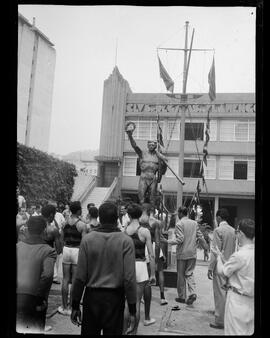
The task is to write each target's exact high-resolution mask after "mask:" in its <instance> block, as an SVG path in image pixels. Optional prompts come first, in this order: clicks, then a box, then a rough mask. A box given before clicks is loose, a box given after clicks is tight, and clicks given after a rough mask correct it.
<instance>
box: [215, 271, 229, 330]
mask: <svg viewBox="0 0 270 338" xmlns="http://www.w3.org/2000/svg"><path fill="white" fill-rule="evenodd" d="M224 284H225V280H224V278H223V277H221V276H220V275H219V274H218V273H215V272H214V273H213V292H214V303H215V323H216V324H218V325H224V311H225V302H226V293H227V292H226V291H225V290H224V289H223V288H222V285H224Z"/></svg>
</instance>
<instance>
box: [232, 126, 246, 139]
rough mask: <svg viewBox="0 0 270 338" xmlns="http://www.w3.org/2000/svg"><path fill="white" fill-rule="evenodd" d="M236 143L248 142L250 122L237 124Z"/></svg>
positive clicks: (235, 130) (235, 128) (235, 131)
mask: <svg viewBox="0 0 270 338" xmlns="http://www.w3.org/2000/svg"><path fill="white" fill-rule="evenodd" d="M234 136H235V141H242V142H244V141H248V122H235V125H234Z"/></svg>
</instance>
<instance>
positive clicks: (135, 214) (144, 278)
mask: <svg viewBox="0 0 270 338" xmlns="http://www.w3.org/2000/svg"><path fill="white" fill-rule="evenodd" d="M127 213H128V216H129V218H130V223H129V224H128V226H127V228H126V230H125V232H126V234H127V235H129V236H130V237H131V238H132V240H133V243H134V247H135V259H136V281H137V313H136V325H135V328H134V332H132V333H133V334H136V333H137V329H138V325H139V322H140V303H141V299H142V296H143V295H144V293H145V290H146V289H147V293H148V295H147V298H148V300H149V301H150V300H151V285H150V284H153V283H156V279H155V258H154V252H153V246H152V241H151V234H150V231H149V229H147V228H146V227H143V226H141V224H140V222H139V219H140V217H141V216H142V207H141V206H140V205H139V204H136V203H131V204H130V205H129V206H128V208H127ZM146 248H147V252H148V256H149V261H150V262H149V264H150V274H149V273H148V269H147V262H146V257H145V251H146ZM149 289H150V290H149ZM148 305H149V306H148V309H147V311H145V320H144V325H145V326H148V325H152V324H154V323H155V322H156V320H155V319H154V318H150V304H148ZM126 317H127V316H126ZM124 331H125V329H124Z"/></svg>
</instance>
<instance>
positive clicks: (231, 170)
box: [219, 156, 255, 181]
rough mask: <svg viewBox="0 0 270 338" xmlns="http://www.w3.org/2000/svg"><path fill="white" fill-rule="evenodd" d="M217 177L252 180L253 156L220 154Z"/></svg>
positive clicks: (253, 172)
mask: <svg viewBox="0 0 270 338" xmlns="http://www.w3.org/2000/svg"><path fill="white" fill-rule="evenodd" d="M219 179H223V180H233V179H234V180H249V181H254V180H255V159H254V157H249V158H248V157H244V156H243V157H230V156H221V157H220V160H219Z"/></svg>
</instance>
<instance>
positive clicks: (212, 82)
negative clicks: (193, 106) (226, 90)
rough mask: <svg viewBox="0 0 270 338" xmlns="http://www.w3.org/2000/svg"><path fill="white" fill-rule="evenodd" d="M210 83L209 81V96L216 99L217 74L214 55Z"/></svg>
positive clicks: (209, 77) (209, 76)
mask: <svg viewBox="0 0 270 338" xmlns="http://www.w3.org/2000/svg"><path fill="white" fill-rule="evenodd" d="M208 83H209V97H210V100H211V101H214V100H215V98H216V75H215V58H214V57H213V62H212V66H211V69H210V71H209V73H208Z"/></svg>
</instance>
